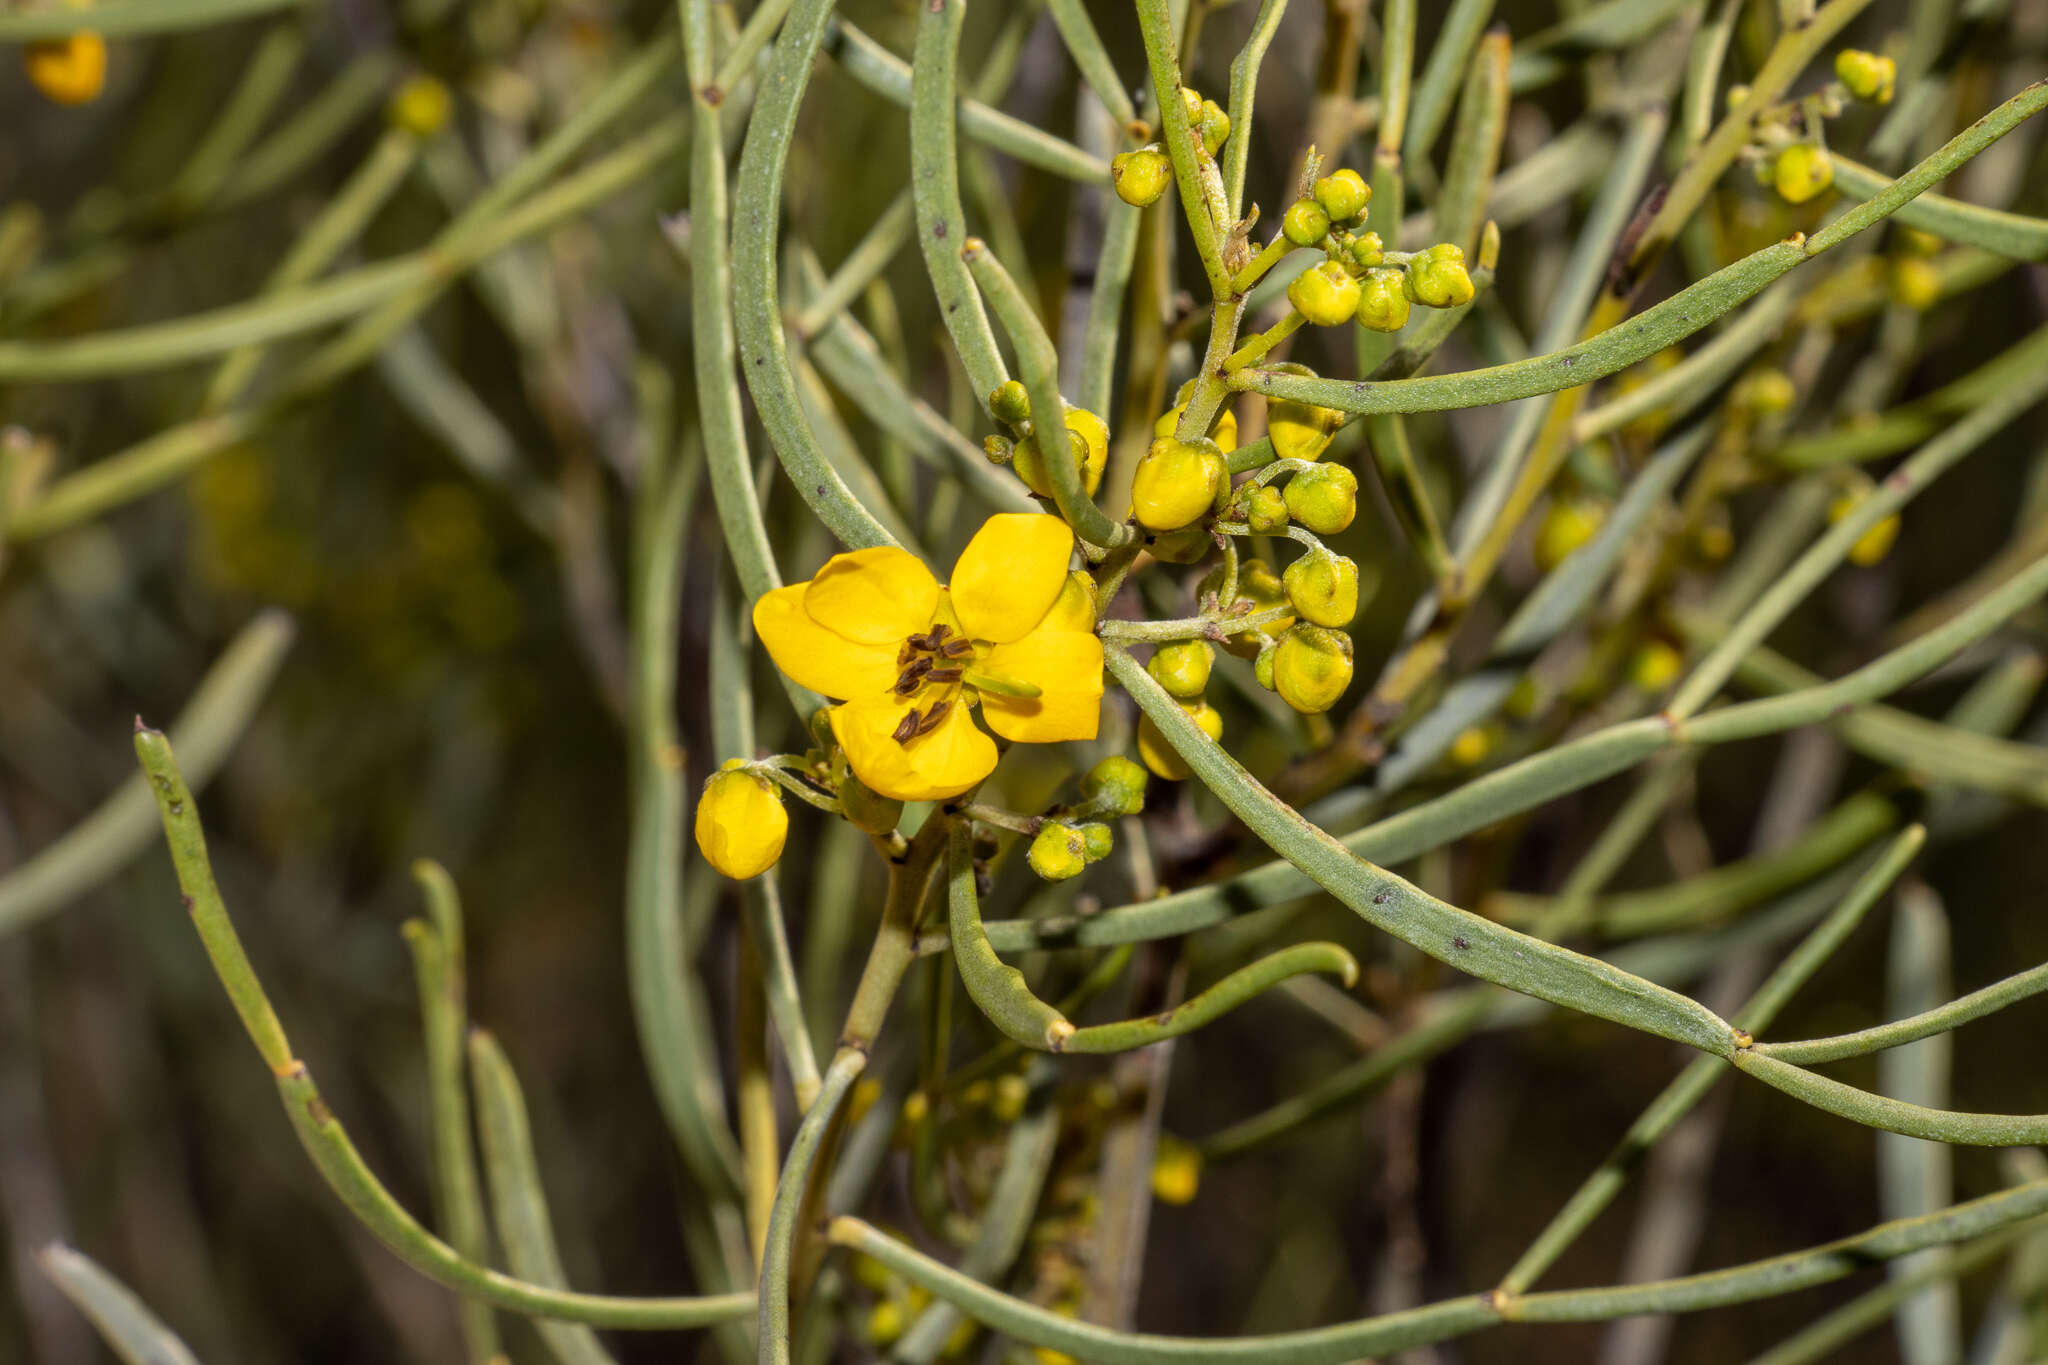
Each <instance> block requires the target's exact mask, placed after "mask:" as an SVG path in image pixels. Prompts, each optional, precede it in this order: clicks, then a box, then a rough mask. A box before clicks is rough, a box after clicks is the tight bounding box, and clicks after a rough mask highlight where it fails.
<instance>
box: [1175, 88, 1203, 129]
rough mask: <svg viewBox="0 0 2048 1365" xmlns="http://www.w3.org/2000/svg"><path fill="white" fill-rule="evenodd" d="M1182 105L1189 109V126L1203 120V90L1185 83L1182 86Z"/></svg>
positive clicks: (1186, 109)
mask: <svg viewBox="0 0 2048 1365" xmlns="http://www.w3.org/2000/svg"><path fill="white" fill-rule="evenodd" d="M1180 107H1181V108H1182V109H1184V110H1185V111H1187V116H1188V126H1189V127H1193V126H1194V125H1196V124H1198V123H1200V122H1201V121H1202V92H1201V91H1199V90H1197V89H1195V88H1194V87H1193V86H1191V85H1183V86H1182V87H1181V88H1180Z"/></svg>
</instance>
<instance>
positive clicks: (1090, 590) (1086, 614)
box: [1038, 569, 1095, 634]
mask: <svg viewBox="0 0 2048 1365" xmlns="http://www.w3.org/2000/svg"><path fill="white" fill-rule="evenodd" d="M1038 628H1039V629H1040V630H1078V631H1084V632H1086V633H1088V634H1093V633H1094V631H1095V580H1094V579H1092V578H1090V577H1089V576H1088V575H1087V574H1085V573H1082V572H1081V571H1080V570H1079V569H1075V570H1074V571H1073V572H1071V573H1069V574H1068V575H1067V581H1066V582H1065V583H1064V584H1062V585H1061V586H1060V595H1059V598H1058V600H1057V601H1055V602H1054V603H1053V604H1052V610H1050V611H1048V612H1046V614H1045V619H1044V620H1043V621H1040V622H1039V623H1038Z"/></svg>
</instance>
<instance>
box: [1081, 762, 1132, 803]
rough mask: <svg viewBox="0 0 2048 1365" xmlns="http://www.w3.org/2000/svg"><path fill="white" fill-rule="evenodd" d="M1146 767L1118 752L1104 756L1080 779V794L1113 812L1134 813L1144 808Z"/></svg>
mask: <svg viewBox="0 0 2048 1365" xmlns="http://www.w3.org/2000/svg"><path fill="white" fill-rule="evenodd" d="M1148 780H1149V779H1148V778H1147V777H1146V776H1145V770H1144V769H1143V768H1141V767H1139V766H1138V765H1137V764H1135V763H1133V762H1131V760H1129V759H1128V758H1125V757H1124V756H1123V755H1121V754H1117V755H1115V756H1113V757H1110V758H1105V759H1103V760H1102V762H1100V763H1098V764H1096V765H1095V766H1094V767H1092V768H1090V769H1089V770H1088V775H1087V776H1086V777H1084V778H1082V779H1081V793H1082V795H1084V796H1086V797H1087V798H1088V800H1089V801H1090V802H1092V803H1094V804H1095V805H1097V806H1098V807H1100V808H1101V809H1103V810H1105V811H1108V812H1109V813H1110V814H1112V815H1136V814H1137V813H1138V812H1139V811H1141V810H1143V809H1145V786H1146V783H1147V782H1148Z"/></svg>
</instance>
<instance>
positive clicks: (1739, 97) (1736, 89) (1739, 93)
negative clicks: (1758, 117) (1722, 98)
mask: <svg viewBox="0 0 2048 1365" xmlns="http://www.w3.org/2000/svg"><path fill="white" fill-rule="evenodd" d="M1748 98H1749V87H1748V86H1746V85H1742V84H1739V83H1738V84H1735V85H1731V86H1729V87H1728V107H1729V108H1730V109H1733V108H1734V107H1735V106H1736V105H1738V104H1740V103H1742V102H1743V101H1744V100H1746V99H1748Z"/></svg>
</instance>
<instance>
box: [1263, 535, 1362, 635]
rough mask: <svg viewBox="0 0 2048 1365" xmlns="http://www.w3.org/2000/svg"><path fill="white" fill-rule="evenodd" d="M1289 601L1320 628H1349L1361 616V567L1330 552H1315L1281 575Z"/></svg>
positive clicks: (1297, 561) (1312, 551)
mask: <svg viewBox="0 0 2048 1365" xmlns="http://www.w3.org/2000/svg"><path fill="white" fill-rule="evenodd" d="M1280 581H1281V583H1282V584H1283V585H1284V586H1285V587H1286V589H1287V601H1288V602H1289V604H1291V605H1292V606H1293V608H1294V609H1295V610H1296V611H1298V612H1300V613H1301V615H1302V617H1303V619H1305V620H1308V621H1312V622H1314V623H1315V624H1316V625H1319V626H1348V625H1350V624H1351V618H1352V617H1354V616H1356V615H1358V565H1356V564H1354V563H1353V562H1352V561H1350V560H1348V559H1346V558H1345V557H1344V556H1343V555H1333V554H1331V553H1330V552H1329V551H1328V550H1311V551H1309V552H1308V553H1307V554H1305V555H1303V556H1302V557H1301V558H1300V559H1297V560H1295V561H1294V562H1293V563H1292V564H1289V565H1288V566H1287V572H1286V573H1285V574H1283V575H1281V579H1280Z"/></svg>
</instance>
